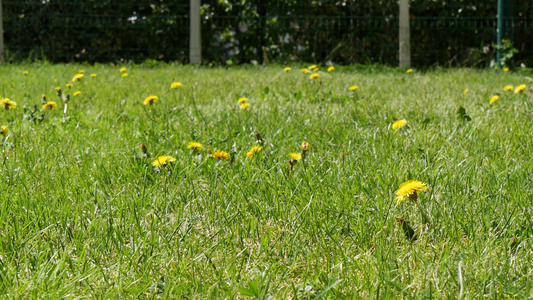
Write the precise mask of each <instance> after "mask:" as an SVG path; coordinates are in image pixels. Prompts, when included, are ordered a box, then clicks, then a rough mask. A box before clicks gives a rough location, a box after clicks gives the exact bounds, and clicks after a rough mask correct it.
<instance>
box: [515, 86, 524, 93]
mask: <svg viewBox="0 0 533 300" xmlns="http://www.w3.org/2000/svg"><path fill="white" fill-rule="evenodd" d="M525 89H526V85H525V84H521V85H519V86H517V87H516V89H515V90H514V93H515V94H518V93H522V92H524V90H525Z"/></svg>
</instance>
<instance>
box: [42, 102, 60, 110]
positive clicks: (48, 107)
mask: <svg viewBox="0 0 533 300" xmlns="http://www.w3.org/2000/svg"><path fill="white" fill-rule="evenodd" d="M56 107H57V103H55V101H47V102H46V103H45V104H43V110H44V111H50V110H52V109H54V108H56Z"/></svg>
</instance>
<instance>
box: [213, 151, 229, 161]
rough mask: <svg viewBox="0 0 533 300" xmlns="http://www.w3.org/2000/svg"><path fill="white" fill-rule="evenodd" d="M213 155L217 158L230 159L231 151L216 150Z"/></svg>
mask: <svg viewBox="0 0 533 300" xmlns="http://www.w3.org/2000/svg"><path fill="white" fill-rule="evenodd" d="M212 156H213V158H216V159H228V158H229V153H228V152H226V151H222V150H215V151H214V152H213V154H212Z"/></svg>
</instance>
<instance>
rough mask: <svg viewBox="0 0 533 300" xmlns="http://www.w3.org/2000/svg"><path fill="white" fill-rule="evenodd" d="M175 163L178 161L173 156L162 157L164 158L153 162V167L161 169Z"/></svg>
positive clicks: (160, 157) (161, 157)
mask: <svg viewBox="0 0 533 300" xmlns="http://www.w3.org/2000/svg"><path fill="white" fill-rule="evenodd" d="M175 161H176V159H175V158H174V157H172V156H169V155H162V156H159V157H158V158H157V159H156V160H154V162H152V166H154V167H160V166H164V165H168V164H170V163H172V162H175Z"/></svg>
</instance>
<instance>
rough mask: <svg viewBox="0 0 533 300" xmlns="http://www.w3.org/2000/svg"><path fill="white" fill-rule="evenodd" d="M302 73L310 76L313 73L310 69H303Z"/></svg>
mask: <svg viewBox="0 0 533 300" xmlns="http://www.w3.org/2000/svg"><path fill="white" fill-rule="evenodd" d="M300 72H302V73H304V74H309V73H311V71H310V70H309V69H301V70H300Z"/></svg>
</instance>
